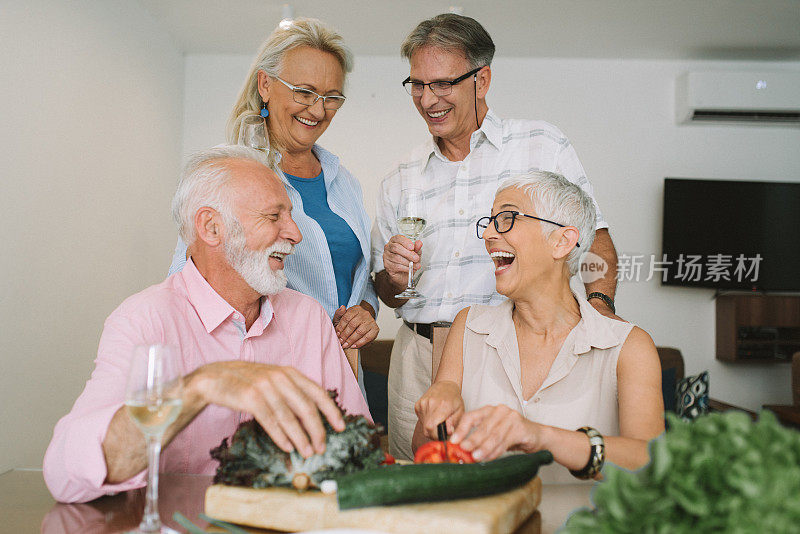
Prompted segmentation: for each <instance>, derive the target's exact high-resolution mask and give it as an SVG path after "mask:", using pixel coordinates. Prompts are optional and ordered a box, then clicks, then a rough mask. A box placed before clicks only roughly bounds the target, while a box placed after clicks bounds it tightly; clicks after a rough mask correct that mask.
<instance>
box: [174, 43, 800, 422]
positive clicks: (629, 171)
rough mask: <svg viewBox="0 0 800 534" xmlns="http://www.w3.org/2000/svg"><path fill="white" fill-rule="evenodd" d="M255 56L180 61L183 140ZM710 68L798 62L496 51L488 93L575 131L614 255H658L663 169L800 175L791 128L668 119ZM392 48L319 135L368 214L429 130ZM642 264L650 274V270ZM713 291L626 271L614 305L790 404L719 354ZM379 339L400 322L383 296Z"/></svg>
mask: <svg viewBox="0 0 800 534" xmlns="http://www.w3.org/2000/svg"><path fill="white" fill-rule="evenodd" d="M251 59H252V58H251V57H250V56H239V55H234V56H230V55H228V56H220V55H190V56H188V57H187V60H186V88H185V102H184V104H185V113H184V151H185V152H189V151H191V150H195V149H199V148H203V147H206V146H208V145H212V144H215V143H219V142H222V141H223V137H224V126H225V121H226V119H227V114H228V112H229V109H230V106H231V105H232V103H233V101H234V98H235V96H236V94H237V92H238V90H239V88H240V86H241V84H242V82H243V79H244V75H245V74H246V72H247V69H248V67H249V65H250V61H251ZM705 69H730V70H741V69H767V70H770V69H792V70H800V63H797V62H793V63H764V62H762V63H734V62H727V63H722V62H700V61H638V60H637V61H625V60H583V59H524V58H503V57H500V58H497V59H496V60H495V62H494V65H493V69H492V71H493V85H492V88H491V90H490V93H489V97H488V100H489V104H490V106H491V107H492V108H493V109H494V110H495V111H497V112H498V113H499V114H500V115H501V116H503V117H529V118H540V119H544V120H547V121H550V122H552V123H554V124H556V125H557V126H559V128H561V129H562V130H563V131H564V132H565V133H566V134H567V135H568V136H569V137H570V139H571V140H572V142H573V144H574V145H575V147H576V149H577V151H578V154H579V155H580V157H581V160H582V162H583V165H584V167H585V168H586V171H587V174H588V176H589V178H590V179H591V180H592V182H593V184H594V187H595V194H596V196H597V199H598V201H599V203H600V206H601V208H602V209H603V212H604V214H605V216H606V219H607V220H608V221H609V223H610V224H611V232H612V235H613V238H614V241H615V243H616V245H617V249H618V251H619V252H620V253H627V254H630V255H633V254H644V255H646V256H647V257H649V255H650V254H660V251H661V202H662V188H663V179H664V177H668V176H669V177H694V178H729V179H751V180H760V179H763V180H787V181H800V151H798V147H800V128H796V127H795V128H787V127H761V126H698V125H691V126H685V125H676V124H675V121H674V118H673V117H674V100H675V99H674V94H675V93H674V92H675V89H674V81H675V78H676V77H677V76H678V74H680V73H681V72H684V71H687V70H705ZM407 75H408V66H407V64H406V63H405V62H404V61H403V60H401V59H400V58H393V57H374V56H372V57H369V56H361V57H357V58H356V69H355V72H354V73H353V74H352V75H351V76H350V77H349V80H348V84H349V87H348V90H347V96H348V101H347V104H346V105H345V106H344V107H343V108H342V109H341V110H340V111H339V112H338V114H337V116H336V119H335V120H334V121H333V123H332V124H331V126H330V128H329V129H328V131H327V132H326V133H325V134H324V136H323V137H322V139H321V141H322V144H323V145H324V146H325V147H326V148H328V149H330V150H332V151H333V152H335V153H336V154H338V155H339V156H340V157H341V159H342V161H343V162H344V164H345V165H346V166H347V167H348V168H349V169H350V170H351V171H352V172H353V173H354V175H355V176H356V177H357V178H358V179H359V180H360V181H361V183H362V185H363V187H364V194H365V204H366V206H367V211H368V212H369V213H370V215H372V214H374V204H375V198H376V196H377V191H378V184H379V182H380V180H381V177H382V176H383V175H384V174H385V173H386V172H387V171H388V170H389V168H390V166H391V164H392V162H394V161H396V160H397V159H399V158H401V157H402V156H403V155H404V153H406V152H407V151H408V150H409V149H410V148H411V147H413V146H414V145H415V144H417V143H418V142H421V140H423V139H424V137H425V135H426V133H427V130H426V129H425V127H424V124H423V122H422V119H421V118H420V117H419V116H418V115H417V113H416V111H415V109H414V108H413V106H412V104H411V101H410V99H409V97H408V95H406V93H405V92H404V91H403V89H402V87H401V86H400V82H401V81H402V80H403V79H404V78H405V77H406V76H407ZM645 274H646V273H645ZM712 298H713V291H712V290H706V289H694V288H677V287H662V286H661V285H660V283H659V282H657V281H656V280H651V281H650V282H646V281H639V282H627V283H623V284H622V285H621V287H620V288H619V291H618V296H617V306H618V309H619V311H620V313H621V314H622V315H623V316H624V317H625V318H627V319H629V320H631V321H633V322H635V323H637V324H639V325H640V326H642V327H643V328H645V329H646V330H648V331H649V332H650V333H651V335H652V336H653V338H654V340H655V342H656V344H657V345H665V346H673V347H677V348H679V349H680V350H681V351H682V352H683V355H684V358H685V360H686V370H687V372H688V373H696V372H699V371H701V370H704V369H709V370H710V371H711V392H712V396H713V397H715V398H718V399H721V400H725V401H728V402H731V403H734V404H737V405H740V406H743V407H747V408H752V409H758V408H759V407H760V406H761V405H762V404H769V403H786V404H788V403H791V398H790V376H789V374H790V370H789V366H788V365H784V364H779V365H772V366H753V365H748V366H734V365H726V364H722V363H720V362H718V361H717V360H715V359H714V350H715V347H714V317H715V315H714V302H713V300H712ZM379 324H380V326H381V334H380V337H381V338H392V337H394V333H395V332H396V329H397V321H396V320H395V319H394V317H393V314H392V312H391V310H387V309H386V308H383V309H382V311H381V314H380V317H379Z"/></svg>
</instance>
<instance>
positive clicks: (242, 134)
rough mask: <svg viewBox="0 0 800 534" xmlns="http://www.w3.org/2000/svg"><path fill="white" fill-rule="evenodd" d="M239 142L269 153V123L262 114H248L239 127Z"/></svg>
mask: <svg viewBox="0 0 800 534" xmlns="http://www.w3.org/2000/svg"><path fill="white" fill-rule="evenodd" d="M239 144H240V145H243V146H249V147H250V148H254V149H256V150H258V151H259V152H263V153H264V154H265V155H267V154H269V136H267V124H266V120H265V119H264V117H262V116H261V115H246V116H245V117H244V118H243V119H242V125H241V127H240V128H239Z"/></svg>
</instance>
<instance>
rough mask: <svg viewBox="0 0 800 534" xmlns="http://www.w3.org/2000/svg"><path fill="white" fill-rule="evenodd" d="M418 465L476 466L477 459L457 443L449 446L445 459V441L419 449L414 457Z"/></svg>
mask: <svg viewBox="0 0 800 534" xmlns="http://www.w3.org/2000/svg"><path fill="white" fill-rule="evenodd" d="M414 463H416V464H443V463H453V464H474V463H475V459H474V458H473V457H472V453H470V452H469V451H465V450H464V449H462V448H461V446H459V445H456V444H455V443H448V444H447V457H445V446H444V442H443V441H429V442H428V443H426V444H425V445H423V446H422V447H420V448H419V449H417V453H416V454H415V455H414Z"/></svg>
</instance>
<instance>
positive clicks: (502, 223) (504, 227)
mask: <svg viewBox="0 0 800 534" xmlns="http://www.w3.org/2000/svg"><path fill="white" fill-rule="evenodd" d="M517 217H527V218H529V219H536V220H537V221H542V222H546V223H550V224H555V225H556V226H559V227H561V228H566V227H567V225H565V224H561V223H557V222H555V221H550V220H548V219H542V218H541V217H534V216H533V215H528V214H527V213H520V212H518V211H510V210H509V211H501V212H500V213H498V214H496V215H492V216H491V217H481V218H480V219H478V222H476V223H475V230H476V232H477V233H478V239H483V232H484V231H485V230H486V229H487V228H489V224H490V223H491V222H494V229H495V230H497V233H498V234H504V233H506V232H508V231H509V230H511V229H512V228H514V221H515V220H516V219H517ZM575 246H576V247H579V246H581V245H580V244H579V243H575Z"/></svg>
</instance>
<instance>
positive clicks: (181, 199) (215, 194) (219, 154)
mask: <svg viewBox="0 0 800 534" xmlns="http://www.w3.org/2000/svg"><path fill="white" fill-rule="evenodd" d="M226 160H246V161H255V162H256V163H260V164H261V165H264V166H265V167H267V166H266V165H265V163H264V155H263V154H262V153H260V152H258V151H257V150H254V149H252V148H249V147H245V146H239V145H219V146H215V147H214V148H210V149H208V150H203V151H200V152H197V153H195V154H192V155H191V156H190V157H189V160H188V161H187V162H186V165H185V166H184V168H183V173H181V178H180V181H179V182H178V189H177V190H176V191H175V196H174V197H172V218H173V219H175V223H176V224H177V225H178V232H180V235H181V239H183V242H184V243H186V244H187V245H191V244H192V243H194V240H195V238H196V237H197V236H196V234H195V229H194V216H195V214H196V213H197V210H199V209H200V208H203V207H206V206H207V207H209V208H213V209H215V210H216V211H218V212H219V213H220V214H221V215H222V219H223V222H224V223H225V226H226V227H227V228H231V227H232V225H233V223H234V222H235V221H236V218H235V217H234V215H233V207H232V206H231V190H230V187H229V185H228V182H230V179H231V173H230V168H229V166H228V165H227V163H226Z"/></svg>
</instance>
